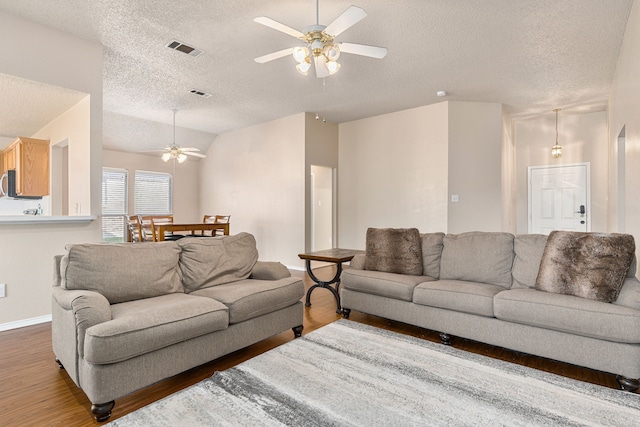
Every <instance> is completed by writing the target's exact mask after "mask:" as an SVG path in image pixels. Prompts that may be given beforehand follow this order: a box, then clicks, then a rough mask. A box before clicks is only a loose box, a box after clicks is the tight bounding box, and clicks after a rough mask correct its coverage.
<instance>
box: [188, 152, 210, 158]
mask: <svg viewBox="0 0 640 427" xmlns="http://www.w3.org/2000/svg"><path fill="white" fill-rule="evenodd" d="M183 154H186V155H187V156H194V157H200V158H201V159H206V158H207V156H206V155H204V154H200V153H194V152H193V151H186V152H184V153H183Z"/></svg>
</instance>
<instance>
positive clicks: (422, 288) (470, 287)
mask: <svg viewBox="0 0 640 427" xmlns="http://www.w3.org/2000/svg"><path fill="white" fill-rule="evenodd" d="M504 290H505V289H504V288H503V287H502V286H496V285H489V284H486V283H479V282H465V281H462V280H438V281H435V282H426V283H421V284H419V285H418V286H416V288H415V289H414V291H413V302H414V303H416V304H420V305H428V306H430V307H439V308H446V309H448V310H455V311H461V312H464V313H471V314H477V315H479V316H485V317H494V316H493V297H494V296H495V295H496V294H497V293H499V292H504Z"/></svg>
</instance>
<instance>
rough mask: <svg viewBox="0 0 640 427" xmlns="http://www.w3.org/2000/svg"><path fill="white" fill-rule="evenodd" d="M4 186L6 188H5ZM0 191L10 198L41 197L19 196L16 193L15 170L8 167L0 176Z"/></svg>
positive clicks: (35, 197) (34, 197)
mask: <svg viewBox="0 0 640 427" xmlns="http://www.w3.org/2000/svg"><path fill="white" fill-rule="evenodd" d="M5 186H6V188H7V189H6V190H5ZM0 193H2V195H3V196H7V197H10V198H12V199H42V196H20V195H18V194H16V170H15V169H9V170H8V171H7V173H5V174H3V175H2V177H1V178H0Z"/></svg>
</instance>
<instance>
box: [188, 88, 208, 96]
mask: <svg viewBox="0 0 640 427" xmlns="http://www.w3.org/2000/svg"><path fill="white" fill-rule="evenodd" d="M189 92H191V93H192V94H194V95H198V96H201V97H203V98H211V97H212V96H213V95H211V94H210V93H207V92H203V91H201V90H198V89H191V90H190V91H189Z"/></svg>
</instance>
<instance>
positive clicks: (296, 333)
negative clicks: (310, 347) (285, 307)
mask: <svg viewBox="0 0 640 427" xmlns="http://www.w3.org/2000/svg"><path fill="white" fill-rule="evenodd" d="M302 329H304V326H302V325H300V326H296V327H295V328H292V330H293V336H294V337H296V338H300V337H301V336H302Z"/></svg>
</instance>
